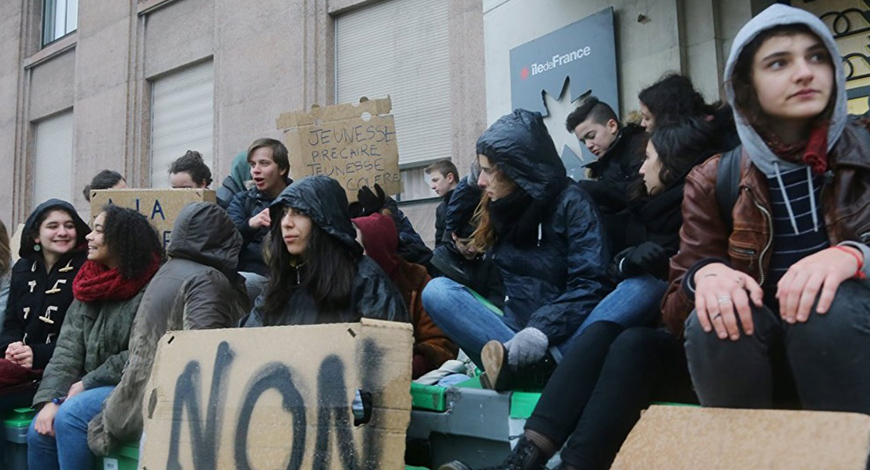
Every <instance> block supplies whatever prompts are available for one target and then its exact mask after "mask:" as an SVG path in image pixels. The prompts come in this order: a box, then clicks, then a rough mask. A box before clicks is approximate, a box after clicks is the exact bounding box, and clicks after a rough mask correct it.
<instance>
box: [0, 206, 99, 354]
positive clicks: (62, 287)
mask: <svg viewBox="0 0 870 470" xmlns="http://www.w3.org/2000/svg"><path fill="white" fill-rule="evenodd" d="M54 209H63V210H65V211H66V212H67V213H69V214H70V215H71V216H72V218H73V222H74V223H75V226H76V248H75V249H74V250H72V251H71V252H69V253H67V254H66V255H64V256H62V257H61V258H60V259H59V260H58V261H57V262H56V263H55V264H54V266H53V267H52V268H51V271H50V272H46V271H45V264H44V261H43V257H42V254H41V252H40V253H38V252H36V251H33V247H34V245H36V243H35V242H34V240H32V239H30V238H29V237H27V236H26V235H24V234H28V233H31V231H32V230H33V229H34V228H36V227H35V226H36V221H37V220H38V219H39V218H40V215H41V214H44V213H46V212H48V211H51V210H54ZM90 231H91V229H89V228H88V225H87V224H86V223H85V221H84V220H82V219H81V217H79V216H78V213H76V210H75V208H74V207H73V206H72V204H70V203H68V202H66V201H61V200H60V199H49V200H48V201H45V202H44V203H42V204H40V205H39V206H37V207H36V209H34V211H33V212H32V213H31V214H30V216H29V217H28V218H27V222H25V224H24V230H23V231H22V237H21V247H20V248H19V250H18V255H19V256H20V258H19V259H18V261H17V262H16V263H15V265H14V266H13V267H12V279H11V281H10V288H9V301H8V303H7V306H6V319H5V320H4V322H3V333H2V335H0V352H3V351H6V347H7V346H9V343H14V342H16V341H23V342H24V343H25V344H26V345H28V346H30V349H32V350H33V368H34V369H44V368H45V366H47V365H48V360H49V359H51V356H52V354H54V347H55V344H56V342H57V336H58V334H59V333H60V327H61V325H63V320H64V317H65V315H66V311H67V308H69V306H70V304H71V303H72V301H73V293H72V284H73V279H74V278H75V277H76V274H77V273H78V272H79V268H81V266H82V264H84V262H85V259H86V258H87V250H86V248H87V242H86V241H85V236H86V235H87V234H88V233H90ZM52 307H54V308H52ZM49 308H51V310H52V312H51V315H50V316H49V317H48V319H49V320H50V321H51V322H48V321H45V320H42V319H40V318H41V317H42V318H46V315H45V314H46V312H47V311H48V309H49Z"/></svg>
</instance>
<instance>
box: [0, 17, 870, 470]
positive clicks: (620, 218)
mask: <svg viewBox="0 0 870 470" xmlns="http://www.w3.org/2000/svg"><path fill="white" fill-rule="evenodd" d="M725 83H726V94H727V97H728V104H715V105H710V104H707V103H705V101H704V99H703V97H702V96H701V95H700V94H699V93H698V92H697V91H695V89H694V88H693V86H692V83H691V82H690V81H689V79H688V78H686V77H684V76H682V75H678V74H668V75H665V76H664V77H662V79H660V80H659V81H658V82H657V83H655V84H653V85H651V86H649V87H647V88H646V89H644V90H643V91H642V92H641V93H640V94H639V97H638V98H639V108H640V110H641V114H642V117H643V119H642V121H641V122H640V123H639V124H624V123H622V122H620V121H619V119H618V117H617V115H616V113H615V111H614V110H613V109H612V108H611V107H610V106H609V105H608V104H607V103H603V102H601V101H599V100H597V99H596V98H595V97H588V98H586V99H585V100H584V101H582V102H581V103H580V104H579V106H578V107H577V108H576V109H575V110H574V111H573V112H572V113H571V114H570V115H569V116H568V118H567V120H566V123H565V124H566V127H567V131H568V132H571V133H573V134H575V135H576V137H577V138H578V139H579V140H580V142H581V143H583V144H584V145H585V146H586V147H587V148H588V149H589V151H590V152H591V153H592V154H593V155H594V156H595V157H596V160H595V161H594V162H592V163H590V164H588V165H587V170H588V175H587V176H588V178H587V179H584V180H583V181H581V182H579V183H577V182H574V181H573V180H571V179H570V178H569V177H568V176H567V175H566V170H565V166H564V164H563V163H562V160H561V158H560V156H559V154H558V152H557V150H556V147H555V145H554V144H553V140H552V138H551V137H550V135H549V133H548V131H547V127H546V126H545V125H544V121H543V118H542V116H541V115H540V114H538V113H534V112H529V111H526V110H521V109H519V110H516V111H514V112H513V113H511V114H508V115H506V116H503V117H501V118H500V119H498V120H497V121H495V122H494V123H493V124H492V125H491V126H490V127H489V128H488V129H487V130H486V131H485V132H484V133H483V134H482V135H481V136H480V138H479V139H478V141H477V149H476V153H477V158H476V160H475V162H474V164H473V165H472V168H471V172H470V174H469V175H467V176H466V177H465V178H460V176H459V172H458V170H457V169H456V167H455V166H454V165H453V164H452V163H450V162H449V161H443V162H437V163H436V164H433V165H431V166H430V167H428V168H426V174H427V175H428V177H429V178H430V179H431V187H432V189H433V190H434V191H435V192H436V194H437V195H438V196H439V197H441V198H442V202H441V204H440V205H439V207H438V209H437V211H436V229H437V231H436V234H437V236H436V241H435V244H436V249H435V250H434V252H432V251H430V250H429V249H428V248H427V247H426V246H425V245H424V244H423V242H422V239H421V238H420V236H419V235H418V234H417V233H416V232H415V231H414V229H413V227H412V226H411V224H410V222H409V221H408V219H407V217H405V216H404V214H402V212H401V210H399V208H398V206H397V204H396V202H395V201H394V200H393V199H392V198H390V197H388V196H387V195H385V194H384V192H383V191H382V190H381V188H380V187H378V186H376V187H375V188H374V191H373V190H372V189H370V188H363V189H362V190H360V193H359V199H358V201H356V202H354V203H352V204H349V202H348V199H347V197H346V194H345V190H344V189H343V188H342V187H341V186H340V184H339V183H338V182H337V181H335V180H333V179H330V178H328V177H325V176H312V177H307V178H301V179H299V180H298V181H293V180H292V179H290V164H289V155H288V151H287V148H286V147H285V146H284V145H283V144H282V143H281V142H279V141H277V140H274V139H268V138H263V139H258V140H256V141H254V142H253V143H252V144H251V146H250V147H249V149H248V150H247V152H243V153H240V154H239V155H237V156H236V158H235V159H234V160H233V164H232V170H231V173H230V175H229V176H227V177H226V179H225V180H224V182H223V184H222V186H221V187H220V188H218V189H217V193H218V201H219V204H218V205H215V204H210V203H196V204H191V205H188V206H187V207H185V208H184V209H183V210H182V212H181V214H180V215H179V217H178V218H177V220H176V221H175V227H174V229H173V231H172V237H171V240H170V243H169V245H168V246H167V247H166V250H165V253H164V250H163V248H162V247H161V243H160V241H159V240H158V238H157V235H156V232H155V231H154V230H153V229H152V228H151V226H150V225H149V224H148V221H147V220H146V219H145V218H144V217H143V216H141V215H139V214H138V213H137V212H135V211H133V210H130V209H122V208H119V207H115V206H106V207H104V208H103V209H102V210H101V211H100V212H99V213H98V214H97V216H96V218H95V219H94V224H93V228H92V229H91V228H88V226H87V224H86V223H85V222H84V221H83V220H82V219H81V218H80V217H79V215H78V214H77V213H76V211H75V209H74V207H73V206H72V205H71V204H69V203H67V202H65V201H61V200H57V199H51V200H48V201H45V202H43V203H42V204H40V205H38V206H37V207H36V209H34V210H33V212H32V213H31V214H30V216H29V217H28V218H27V221H26V223H25V225H24V230H23V232H22V238H21V244H20V249H19V259H18V261H17V262H16V263H14V264H12V263H11V253H10V248H9V238H8V235H7V233H6V227H5V226H3V225H2V223H0V307H2V308H0V317H2V318H3V320H2V325H3V328H2V333H0V346H2V347H3V348H4V349H3V350H4V351H5V358H4V359H0V386H2V392H0V413H7V412H8V411H10V410H12V409H14V408H18V407H26V406H32V407H33V408H35V409H36V410H38V414H37V415H36V418H35V419H34V420H33V423H32V424H31V428H30V430H29V432H28V437H27V440H28V461H29V465H30V466H31V468H40V469H43V468H45V469H50V468H92V467H93V461H94V459H95V456H96V455H105V454H107V453H108V452H110V451H112V450H114V449H116V448H117V447H118V446H119V445H121V444H123V443H126V442H131V441H132V442H135V441H137V440H139V439H140V438H141V436H142V428H143V422H142V400H143V394H144V387H145V382H146V381H147V379H148V376H149V373H150V370H151V366H152V364H153V361H154V357H155V352H156V348H157V343H158V340H159V338H160V337H161V335H162V334H163V333H165V332H166V331H169V330H180V329H209V328H230V327H264V326H276V325H310V324H322V323H336V322H354V321H358V320H359V319H360V318H363V317H365V318H375V319H382V320H389V321H399V322H410V323H412V326H413V331H414V338H415V341H414V348H413V357H409V358H408V360H409V361H410V362H411V363H412V371H413V378H415V379H416V378H418V377H420V376H422V375H424V374H426V373H427V372H430V371H433V370H435V369H438V368H439V367H440V366H441V365H442V364H443V363H444V362H446V361H447V360H450V359H455V358H456V357H457V355H458V354H459V352H460V349H461V351H462V352H464V354H465V355H467V357H468V358H469V359H470V360H471V362H473V363H474V365H476V366H478V367H479V368H480V369H481V370H482V371H483V373H482V375H481V383H482V384H483V385H484V386H485V387H487V388H492V389H495V390H509V389H511V388H514V387H518V386H523V387H527V386H531V387H538V388H542V389H543V391H542V394H541V398H540V401H539V402H538V404H537V406H536V408H535V410H534V412H533V413H532V415H531V417H530V418H529V419H528V421H527V422H526V424H525V429H524V432H523V435H522V437H520V439H519V441H518V443H517V445H516V446H515V448H514V449H513V451H512V452H511V454H510V455H509V456H508V457H507V459H506V460H505V461H504V462H502V463H499V462H492V465H493V467H491V468H499V469H513V470H540V469H544V468H546V467H545V465H546V463H547V462H548V461H549V460H550V458H551V457H552V456H553V455H554V454H555V453H556V452H559V451H560V450H561V453H560V455H561V464H560V467H559V468H560V469H562V470H571V469H581V468H582V469H587V468H591V469H606V468H609V467H610V465H611V463H612V461H613V459H614V458H615V456H616V453H617V452H618V450H619V448H620V446H621V445H622V442H623V441H624V440H625V438H626V436H627V435H628V433H629V432H630V431H631V429H632V427H633V426H634V425H635V423H636V422H637V420H638V419H639V418H640V412H641V411H642V410H643V409H645V408H647V407H648V406H649V405H650V404H651V403H652V402H653V401H677V402H682V403H699V404H700V405H702V406H713V407H731V408H790V409H807V410H838V411H851V412H860V413H866V414H870V401H868V398H867V397H870V381H866V380H864V378H863V377H864V374H867V373H868V371H870V356H868V355H866V354H863V351H864V348H866V347H867V346H866V345H867V344H870V343H862V341H867V340H868V339H870V338H868V335H870V330H868V329H867V327H866V325H867V320H868V318H870V283H868V281H867V280H866V275H867V274H868V273H870V267H868V265H867V264H865V260H866V259H867V256H868V254H870V247H868V245H867V243H868V241H870V212H868V210H867V207H868V203H870V170H868V158H870V155H868V154H865V153H863V152H870V130H868V129H870V121H866V120H862V119H858V118H856V117H850V116H849V115H848V114H847V108H846V90H845V79H844V72H843V67H842V64H841V62H840V60H839V53H838V51H837V49H836V45H835V42H834V38H833V36H832V35H831V33H830V32H829V30H828V29H827V27H826V26H825V24H824V23H822V21H821V20H819V19H818V18H816V17H814V16H813V15H811V14H810V13H807V12H804V11H802V10H799V9H796V8H791V7H787V6H783V5H774V6H771V7H770V8H768V9H767V10H765V11H764V12H762V13H761V14H759V15H758V16H756V17H755V18H753V19H752V20H751V21H750V22H748V23H747V24H746V25H745V26H744V27H743V29H742V30H741V31H740V32H739V34H738V35H737V37H736V38H735V40H734V43H733V45H732V49H731V54H730V56H729V58H728V62H727V64H726V67H725ZM169 175H170V181H171V183H172V185H173V187H181V188H207V187H209V186H210V185H211V183H212V174H211V171H210V170H209V169H208V167H207V166H206V165H205V163H204V162H203V159H202V155H201V154H199V153H198V152H196V151H188V152H187V154H185V155H184V156H182V157H181V158H179V159H178V160H177V161H176V162H174V163H173V164H172V166H171V168H170V169H169ZM125 186H126V182H125V180H124V179H123V177H122V176H121V175H120V174H117V173H115V172H112V171H109V170H105V171H103V172H101V173H100V174H98V175H97V177H95V178H94V181H93V182H92V183H91V184H90V185H89V186H88V188H86V189H85V196H86V197H87V198H90V193H91V190H95V189H104V188H113V187H114V188H117V187H125ZM862 344H864V345H865V346H861V345H862ZM145 438H147V436H146V437H145ZM0 449H2V446H0ZM0 461H2V456H0ZM441 468H442V469H443V470H450V469H459V470H469V468H470V467H469V466H467V465H466V464H464V463H463V462H460V461H454V462H450V463H447V464H445V465H443V466H442V467H441Z"/></svg>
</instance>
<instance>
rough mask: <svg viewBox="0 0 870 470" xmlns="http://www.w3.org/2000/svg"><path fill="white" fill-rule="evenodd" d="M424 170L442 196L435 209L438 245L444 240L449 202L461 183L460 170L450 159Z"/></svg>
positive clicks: (436, 192) (440, 161)
mask: <svg viewBox="0 0 870 470" xmlns="http://www.w3.org/2000/svg"><path fill="white" fill-rule="evenodd" d="M423 171H424V172H425V173H426V174H427V175H429V187H430V188H432V191H435V194H437V195H438V196H439V197H440V198H441V204H439V205H438V208H437V209H435V246H436V247H437V246H439V245H441V243H442V242H443V240H442V238H443V237H444V226H445V223H446V222H445V221H446V217H447V204H448V203H449V202H450V197H451V196H452V195H453V190H454V189H456V185H457V184H458V183H459V171H458V170H457V169H456V165H454V164H453V162H451V161H450V160H448V159H444V160H438V161H437V162H435V163H433V164H431V165H429V166H428V167H426V169H425V170H423ZM448 236H449V234H448Z"/></svg>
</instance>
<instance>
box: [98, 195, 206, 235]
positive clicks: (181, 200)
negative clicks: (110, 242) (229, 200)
mask: <svg viewBox="0 0 870 470" xmlns="http://www.w3.org/2000/svg"><path fill="white" fill-rule="evenodd" d="M191 202H215V192H214V191H212V190H210V189H102V190H96V191H91V225H93V221H94V219H96V218H97V216H98V215H99V214H100V211H101V210H102V209H103V206H105V205H106V204H114V205H116V206H119V207H126V208H129V209H135V210H136V211H137V212H139V213H140V214H142V215H144V216H145V217H147V218H148V220H149V221H150V222H151V225H153V226H154V228H155V229H156V230H157V235H158V236H159V237H160V239H161V240H162V242H163V248H164V249H165V248H166V246H167V245H169V237H170V236H171V235H172V226H173V225H175V219H176V218H177V217H178V214H179V213H180V212H181V209H183V208H184V206H186V205H188V204H190V203H191Z"/></svg>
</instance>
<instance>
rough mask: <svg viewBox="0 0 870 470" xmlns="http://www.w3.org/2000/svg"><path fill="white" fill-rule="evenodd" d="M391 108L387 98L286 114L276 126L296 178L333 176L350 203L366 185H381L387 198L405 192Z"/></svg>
mask: <svg viewBox="0 0 870 470" xmlns="http://www.w3.org/2000/svg"><path fill="white" fill-rule="evenodd" d="M391 109H392V103H391V101H390V98H389V97H387V98H384V99H377V100H361V102H360V103H359V104H337V105H332V106H326V107H319V106H318V107H314V108H312V109H311V111H310V112H305V111H296V112H291V113H284V114H282V115H281V116H280V117H278V120H277V123H276V124H277V126H278V129H282V130H284V141H285V143H286V144H287V148H288V150H289V151H290V168H291V171H292V175H293V178H294V179H301V178H304V177H306V176H312V175H326V176H329V177H331V178H333V179H335V180H336V181H338V182H339V183H341V186H342V187H343V188H344V189H345V191H347V197H348V199H349V200H351V201H355V200H356V197H357V192H358V191H359V189H360V188H362V187H363V186H369V187H374V185H375V184H379V185H381V187H383V188H384V191H386V193H387V194H398V193H400V192H402V176H401V173H400V172H399V147H398V144H397V143H396V125H395V123H394V121H393V116H392V115H390V114H389V113H390V110H391Z"/></svg>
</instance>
